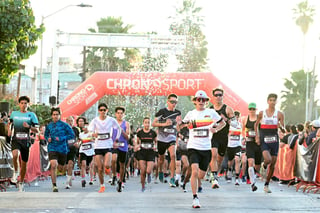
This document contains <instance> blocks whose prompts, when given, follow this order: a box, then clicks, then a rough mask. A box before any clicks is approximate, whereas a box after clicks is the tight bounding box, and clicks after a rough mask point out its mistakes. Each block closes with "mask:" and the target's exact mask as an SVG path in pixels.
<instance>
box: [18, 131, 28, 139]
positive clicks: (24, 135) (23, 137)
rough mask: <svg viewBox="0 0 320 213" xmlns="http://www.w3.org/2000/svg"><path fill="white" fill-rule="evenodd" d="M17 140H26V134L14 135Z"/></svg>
mask: <svg viewBox="0 0 320 213" xmlns="http://www.w3.org/2000/svg"><path fill="white" fill-rule="evenodd" d="M16 138H17V139H28V134H27V133H24V132H17V134H16Z"/></svg>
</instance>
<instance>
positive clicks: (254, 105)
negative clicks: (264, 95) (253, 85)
mask: <svg viewBox="0 0 320 213" xmlns="http://www.w3.org/2000/svg"><path fill="white" fill-rule="evenodd" d="M248 108H249V109H250V108H254V109H256V108H257V105H256V103H253V102H252V103H250V104H249V106H248Z"/></svg>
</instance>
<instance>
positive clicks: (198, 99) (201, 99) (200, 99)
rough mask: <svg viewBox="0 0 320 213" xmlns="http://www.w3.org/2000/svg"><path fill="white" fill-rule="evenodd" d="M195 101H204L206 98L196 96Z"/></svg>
mask: <svg viewBox="0 0 320 213" xmlns="http://www.w3.org/2000/svg"><path fill="white" fill-rule="evenodd" d="M196 101H198V102H206V101H207V99H206V98H197V99H196Z"/></svg>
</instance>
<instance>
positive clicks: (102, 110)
mask: <svg viewBox="0 0 320 213" xmlns="http://www.w3.org/2000/svg"><path fill="white" fill-rule="evenodd" d="M99 111H100V112H105V111H107V109H99Z"/></svg>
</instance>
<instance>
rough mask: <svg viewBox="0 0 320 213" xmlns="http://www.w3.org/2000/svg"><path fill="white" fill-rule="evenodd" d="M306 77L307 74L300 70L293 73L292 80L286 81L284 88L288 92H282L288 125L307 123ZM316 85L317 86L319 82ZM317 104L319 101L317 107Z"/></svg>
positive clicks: (312, 76)
mask: <svg viewBox="0 0 320 213" xmlns="http://www.w3.org/2000/svg"><path fill="white" fill-rule="evenodd" d="M308 74H309V75H311V79H312V78H314V79H316V77H317V76H314V75H313V74H312V73H311V72H309V73H308ZM306 76H307V73H306V72H305V71H304V70H299V71H295V72H291V76H290V78H286V79H285V83H284V86H285V87H286V90H283V91H281V93H282V96H281V98H282V99H283V102H282V103H281V110H283V112H284V113H285V116H286V122H287V123H291V124H295V123H301V122H302V123H303V122H304V121H305V116H304V112H305V109H306V108H305V107H306V106H305V102H306V96H305V94H306V84H307V82H306V80H305V79H306ZM315 84H317V81H316V82H315ZM309 85H310V84H309ZM316 103H317V101H315V103H314V105H315V106H316Z"/></svg>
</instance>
